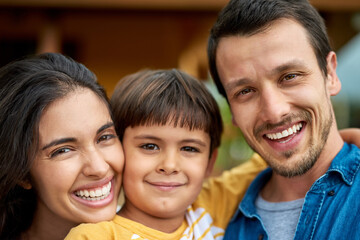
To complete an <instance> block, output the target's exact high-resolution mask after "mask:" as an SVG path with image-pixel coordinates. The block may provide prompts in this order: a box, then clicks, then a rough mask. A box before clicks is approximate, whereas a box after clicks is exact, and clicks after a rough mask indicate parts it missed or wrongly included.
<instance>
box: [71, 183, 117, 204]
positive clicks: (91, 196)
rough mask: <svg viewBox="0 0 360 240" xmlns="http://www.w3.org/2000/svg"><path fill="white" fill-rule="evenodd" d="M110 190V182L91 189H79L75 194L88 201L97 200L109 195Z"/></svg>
mask: <svg viewBox="0 0 360 240" xmlns="http://www.w3.org/2000/svg"><path fill="white" fill-rule="evenodd" d="M110 190H111V182H109V183H108V184H106V185H105V186H103V187H102V188H97V189H92V190H85V189H84V190H79V191H76V193H75V194H76V196H78V197H80V198H82V199H85V200H90V201H97V200H101V199H104V198H106V197H107V196H109V194H110Z"/></svg>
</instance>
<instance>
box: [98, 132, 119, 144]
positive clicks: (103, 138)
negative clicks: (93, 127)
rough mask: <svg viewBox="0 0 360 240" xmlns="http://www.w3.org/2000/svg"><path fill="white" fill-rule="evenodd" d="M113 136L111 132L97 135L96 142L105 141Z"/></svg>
mask: <svg viewBox="0 0 360 240" xmlns="http://www.w3.org/2000/svg"><path fill="white" fill-rule="evenodd" d="M113 138H115V135H113V134H106V135H101V136H100V137H99V139H98V140H97V143H99V142H102V141H106V140H110V139H113Z"/></svg>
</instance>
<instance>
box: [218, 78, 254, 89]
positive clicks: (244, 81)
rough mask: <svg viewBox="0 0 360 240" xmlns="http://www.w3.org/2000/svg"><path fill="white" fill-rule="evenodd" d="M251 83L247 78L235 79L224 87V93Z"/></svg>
mask: <svg viewBox="0 0 360 240" xmlns="http://www.w3.org/2000/svg"><path fill="white" fill-rule="evenodd" d="M250 82H251V81H250V79H248V78H239V79H235V80H234V81H231V82H229V83H227V84H226V85H224V88H225V91H230V90H231V89H233V88H236V87H238V86H243V85H247V84H249V83H250Z"/></svg>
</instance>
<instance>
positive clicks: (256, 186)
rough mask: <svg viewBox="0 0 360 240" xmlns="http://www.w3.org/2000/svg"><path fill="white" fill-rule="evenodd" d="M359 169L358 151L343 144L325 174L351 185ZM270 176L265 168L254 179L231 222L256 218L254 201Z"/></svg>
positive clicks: (353, 146)
mask: <svg viewBox="0 0 360 240" xmlns="http://www.w3.org/2000/svg"><path fill="white" fill-rule="evenodd" d="M359 169H360V149H359V148H358V147H356V146H355V145H352V144H348V143H344V145H343V147H342V148H341V150H340V151H339V153H338V154H337V155H336V156H335V158H334V159H333V161H332V163H331V165H330V168H329V169H328V171H327V173H330V172H337V173H339V174H340V176H341V177H342V180H343V181H344V182H345V183H346V184H348V185H352V183H353V181H354V178H355V176H356V174H357V172H358V171H359ZM271 175H272V170H271V168H267V169H265V170H264V171H262V172H261V173H260V174H259V175H258V176H257V177H256V178H255V179H254V181H253V182H252V183H251V184H250V186H249V188H248V190H247V192H246V194H245V196H244V199H243V200H242V201H241V203H240V205H239V208H238V209H237V211H236V213H235V215H234V216H233V218H232V220H231V221H233V220H234V219H236V218H237V217H238V215H239V214H240V213H242V214H244V215H245V216H247V217H258V216H257V214H256V210H255V209H256V208H255V199H256V197H257V195H258V193H259V192H260V190H261V189H262V187H263V186H264V184H265V183H266V182H267V181H268V180H269V179H270V177H271Z"/></svg>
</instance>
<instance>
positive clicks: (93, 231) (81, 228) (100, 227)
mask: <svg viewBox="0 0 360 240" xmlns="http://www.w3.org/2000/svg"><path fill="white" fill-rule="evenodd" d="M122 221H123V218H121V217H120V216H118V215H116V216H115V217H114V219H113V220H111V221H103V222H98V223H83V224H80V225H78V226H77V227H75V228H73V229H71V231H70V232H69V234H68V235H67V236H66V238H65V240H70V239H72V240H73V239H77V240H80V239H83V240H90V239H94V240H95V239H102V240H113V239H131V235H132V233H131V232H130V231H127V229H126V228H123V227H122V224H121V223H122Z"/></svg>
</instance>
